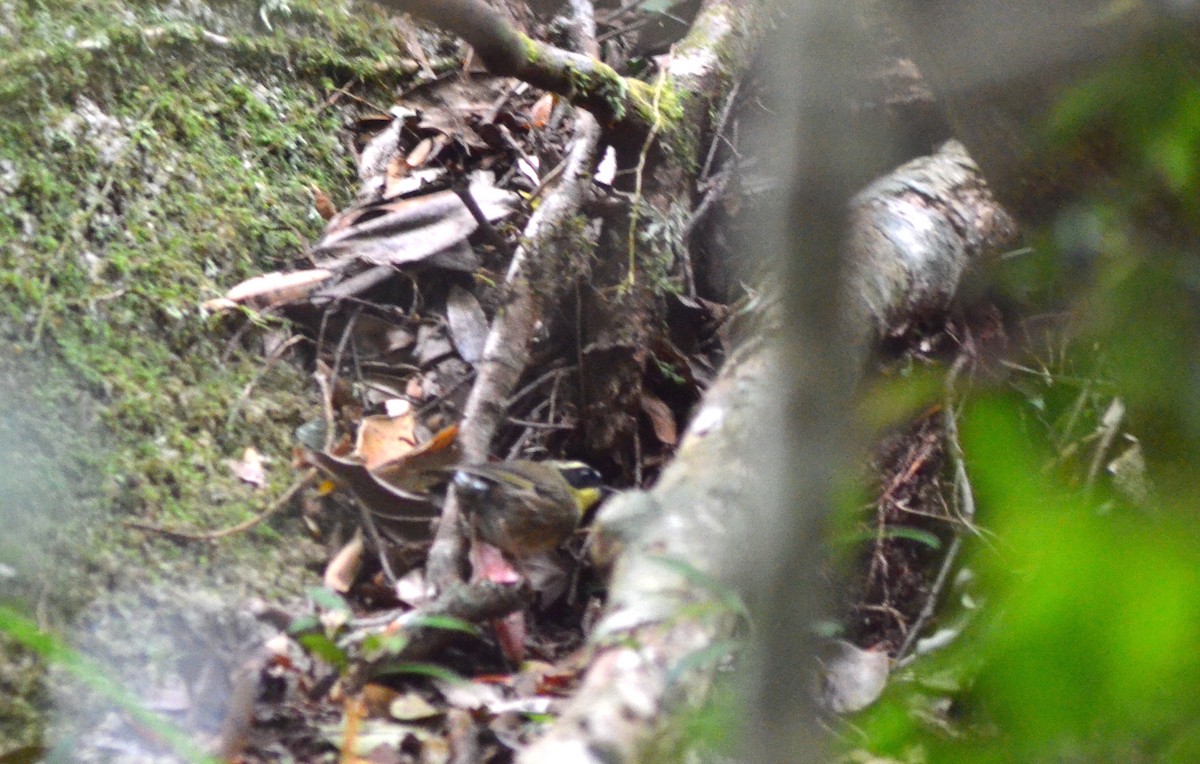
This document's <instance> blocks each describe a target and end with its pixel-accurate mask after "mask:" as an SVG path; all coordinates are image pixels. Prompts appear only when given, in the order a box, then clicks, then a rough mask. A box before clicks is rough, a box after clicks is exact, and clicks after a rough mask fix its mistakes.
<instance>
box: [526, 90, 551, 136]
mask: <svg viewBox="0 0 1200 764" xmlns="http://www.w3.org/2000/svg"><path fill="white" fill-rule="evenodd" d="M553 111H554V94H553V93H546V94H545V95H543V96H542V97H541V98H539V99H538V100H537V103H535V104H534V105H533V108H532V109H530V110H529V125H530V127H535V128H539V129H540V128H543V127H545V126H546V125H547V124H548V123H549V122H550V114H551V113H552V112H553Z"/></svg>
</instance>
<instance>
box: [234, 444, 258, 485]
mask: <svg viewBox="0 0 1200 764" xmlns="http://www.w3.org/2000/svg"><path fill="white" fill-rule="evenodd" d="M227 464H229V468H230V469H232V470H233V474H234V476H236V477H237V479H238V480H241V481H243V482H245V483H249V484H250V485H252V486H254V487H255V488H262V487H263V486H264V485H266V483H267V471H266V468H265V467H264V466H263V456H262V454H260V453H259V452H258V449H257V448H255V447H254V446H247V447H246V450H245V451H243V452H242V458H241V459H239V460H237V461H234V460H232V459H230V460H229V461H228V462H227Z"/></svg>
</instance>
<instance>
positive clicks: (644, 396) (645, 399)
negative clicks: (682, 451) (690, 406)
mask: <svg viewBox="0 0 1200 764" xmlns="http://www.w3.org/2000/svg"><path fill="white" fill-rule="evenodd" d="M638 402H639V403H640V404H641V407H642V411H643V412H645V414H646V417H647V418H648V419H649V420H650V426H651V427H653V428H654V436H655V437H656V438H658V440H659V442H660V443H662V444H663V445H666V446H673V445H675V444H676V443H677V442H678V440H679V427H678V425H677V424H676V423H675V414H673V413H672V412H671V407H670V406H668V405H667V404H666V403H664V402H663V400H662V398H659V397H658V396H657V395H655V394H654V393H652V392H650V391H649V390H646V389H645V388H643V389H642V391H641V395H640V396H639V398H638Z"/></svg>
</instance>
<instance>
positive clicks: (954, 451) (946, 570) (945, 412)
mask: <svg viewBox="0 0 1200 764" xmlns="http://www.w3.org/2000/svg"><path fill="white" fill-rule="evenodd" d="M967 359H968V355H967V354H965V353H964V354H963V355H961V356H960V357H959V359H958V360H957V361H955V363H954V366H953V367H952V368H951V369H950V373H949V374H948V375H947V376H946V402H945V404H944V405H943V407H942V423H943V424H942V429H943V430H944V431H945V433H946V435H945V437H946V446H947V449H946V450H947V451H948V452H949V456H950V460H951V462H952V463H953V465H954V499H955V503H956V504H957V505H958V507H957V509H958V516H959V519H960V520H962V521H964V523H965V524H966V525H967V526H968V527H971V526H972V524H973V522H972V521H973V520H974V518H975V492H974V490H972V488H971V480H970V478H969V477H968V476H967V466H966V459H965V457H964V455H963V450H962V442H961V441H960V440H959V436H958V417H957V414H956V412H955V410H954V387H955V383H956V382H957V380H958V376H959V374H960V373H961V372H962V370H963V369H964V368H965V367H966V364H967ZM962 545H963V534H962V533H961V532H956V533H955V534H954V539H953V540H952V541H951V542H950V546H948V547H947V548H946V554H945V556H944V557H943V558H942V565H941V568H939V569H938V573H937V576H936V577H935V578H934V580H933V584H932V585H930V587H929V593H928V594H927V595H926V597H925V604H924V605H922V606H921V612H920V613H918V614H917V617H916V619H915V620H914V621H913V622H912V625H911V626H910V627H909V629H908V632H907V633H906V634H905V635H904V641H903V642H902V643H901V644H900V649H899V650H897V651H896V658H895V660H896V661H897V662H899V661H901V660H902V659H903V658H904V657H905V656H906V655H907V654H908V653H909V651H910V650H911V649H912V648H913V646H914V645H915V644H916V642H917V638H918V637H919V636H920V635H921V631H922V630H923V629H924V628H925V624H926V623H928V622H929V619H930V618H932V617H933V613H934V610H936V609H937V603H938V600H940V599H941V594H942V590H943V589H944V588H945V586H946V581H947V580H949V578H950V571H951V570H953V569H954V565H955V563H956V562H957V560H958V554H959V552H960V551H961V550H962Z"/></svg>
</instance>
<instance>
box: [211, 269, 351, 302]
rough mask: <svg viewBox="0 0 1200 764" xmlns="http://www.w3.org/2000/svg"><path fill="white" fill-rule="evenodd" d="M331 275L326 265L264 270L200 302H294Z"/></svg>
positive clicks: (305, 295)
mask: <svg viewBox="0 0 1200 764" xmlns="http://www.w3.org/2000/svg"><path fill="white" fill-rule="evenodd" d="M332 277H333V271H331V270H328V269H326V268H313V269H310V270H305V271H293V272H292V273H280V272H278V271H276V272H274V273H265V274H263V275H261V276H255V277H254V278H252V279H247V280H246V281H243V282H242V283H240V284H238V285H237V286H235V287H234V288H233V289H230V290H229V292H228V293H226V295H225V297H224V298H223V299H221V300H210V301H209V302H207V303H205V304H204V307H205V308H206V309H209V310H212V309H214V308H221V307H227V306H228V304H229V303H233V304H235V305H243V304H245V305H249V306H251V307H254V308H269V307H274V306H276V305H283V304H284V303H289V302H295V301H296V300H301V299H303V298H305V297H307V296H308V295H309V294H310V293H311V292H312V291H313V290H314V289H316V288H317V287H318V286H320V285H321V284H323V283H325V282H326V281H328V280H329V279H330V278H332Z"/></svg>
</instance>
